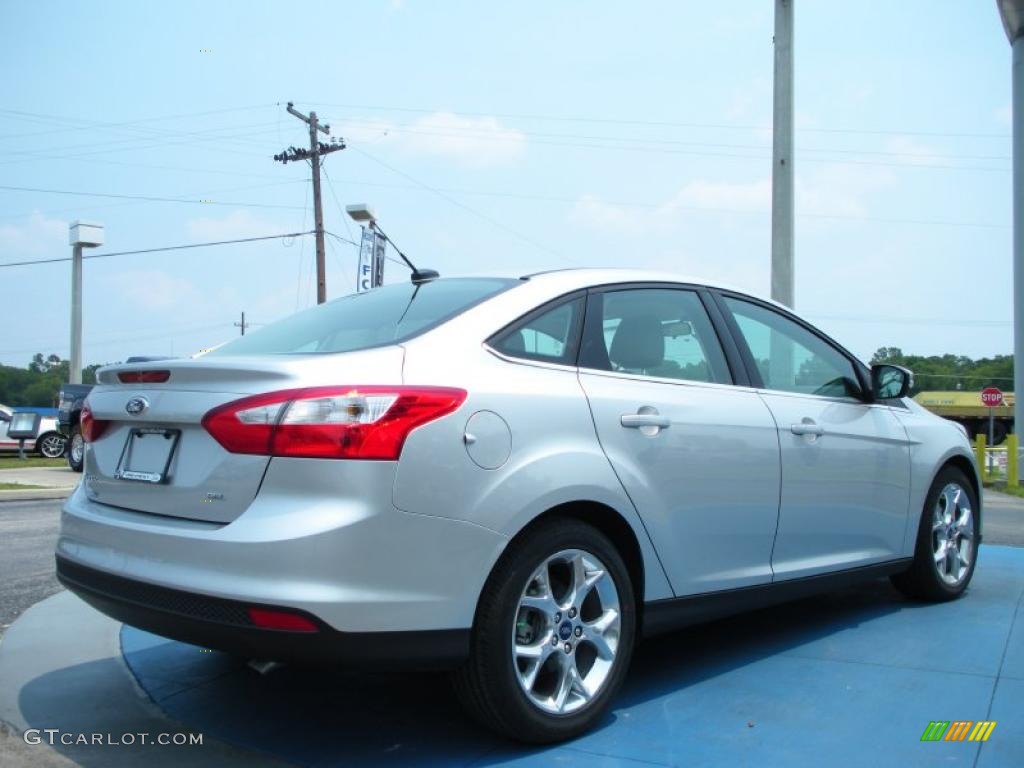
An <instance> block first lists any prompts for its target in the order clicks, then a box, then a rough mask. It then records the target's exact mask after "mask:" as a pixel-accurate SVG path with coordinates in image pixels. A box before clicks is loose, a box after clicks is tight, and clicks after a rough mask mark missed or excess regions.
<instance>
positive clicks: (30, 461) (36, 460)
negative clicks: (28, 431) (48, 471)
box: [0, 454, 68, 469]
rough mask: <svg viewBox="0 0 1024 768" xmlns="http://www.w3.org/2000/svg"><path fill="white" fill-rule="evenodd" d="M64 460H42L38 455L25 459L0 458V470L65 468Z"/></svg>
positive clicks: (15, 457) (65, 462) (66, 463)
mask: <svg viewBox="0 0 1024 768" xmlns="http://www.w3.org/2000/svg"><path fill="white" fill-rule="evenodd" d="M67 465H68V462H67V460H66V459H44V458H43V457H42V456H39V455H31V454H30V455H29V457H28V458H26V459H19V458H18V457H17V455H14V456H0V469H27V468H28V467H66V466H67Z"/></svg>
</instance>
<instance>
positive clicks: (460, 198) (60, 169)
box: [0, 0, 1012, 366]
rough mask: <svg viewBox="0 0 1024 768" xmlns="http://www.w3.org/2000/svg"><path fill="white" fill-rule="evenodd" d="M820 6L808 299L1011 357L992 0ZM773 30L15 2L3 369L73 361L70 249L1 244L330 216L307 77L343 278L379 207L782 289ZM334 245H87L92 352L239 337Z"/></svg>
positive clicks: (808, 135)
mask: <svg viewBox="0 0 1024 768" xmlns="http://www.w3.org/2000/svg"><path fill="white" fill-rule="evenodd" d="M795 5H796V7H795V48H794V56H795V114H796V126H797V131H796V158H795V163H794V173H795V186H796V246H795V250H796V307H795V308H796V311H797V312H798V313H799V314H801V315H803V316H804V317H806V318H807V319H809V320H810V321H812V322H814V323H815V324H817V325H818V326H820V327H821V328H822V329H824V330H825V331H826V332H828V333H829V334H831V335H833V336H834V337H835V338H836V339H837V340H839V341H840V342H841V343H843V344H844V345H846V346H847V347H848V348H850V349H851V350H852V351H853V352H854V353H856V354H857V355H859V356H861V357H862V358H864V359H867V358H870V356H871V354H872V353H873V352H874V351H875V350H876V349H877V348H879V347H882V346H896V347H900V348H902V349H903V350H904V351H905V352H907V353H912V354H923V355H932V354H945V353H954V354H963V355H968V356H971V357H981V356H991V355H995V354H1009V353H1011V352H1012V324H1011V318H1012V303H1011V302H1012V287H1011V285H1012V277H1011V276H1012V259H1011V241H1012V230H1011V174H1010V120H1011V103H1010V47H1009V45H1008V44H1007V41H1006V37H1005V34H1004V32H1003V30H1002V27H1001V24H1000V21H999V16H998V12H997V10H996V7H995V3H994V2H989V1H988V0H972V1H971V2H964V0H901V2H899V3H894V2H891V0H861V2H857V3H838V2H830V1H829V0H796V3H795ZM311 9H312V11H313V14H312V17H311V16H309V15H307V14H308V12H309V11H310V10H311ZM309 19H312V20H311V21H309ZM772 32H773V3H772V2H771V0H734V1H733V2H727V3H708V2H696V0H661V1H658V2H656V1H654V0H634V2H631V3H628V4H623V3H621V2H615V3H613V2H605V1H604V0H592V1H591V2H578V1H577V2H569V1H568V0H566V1H563V2H554V3H553V2H550V0H547V2H537V1H535V0H521V1H520V2H516V3H498V2H480V1H479V0H477V1H475V2H469V1H467V2H456V1H455V0H360V1H358V2H357V1H356V0H334V1H333V2H329V3H326V2H308V3H302V4H298V5H296V4H294V3H280V2H253V1H252V0H249V1H248V2H221V3H210V2H181V1H180V0H177V1H176V2H174V3H161V4H156V3H139V2H103V3H99V2H92V3H86V2H67V1H65V2H54V3H45V4H40V3H19V2H14V1H13V0H0V72H2V73H3V76H2V78H0V146H2V150H3V151H2V153H0V300H2V303H0V363H4V364H8V365H18V366H24V365H26V364H27V363H28V361H29V360H30V359H31V356H32V355H33V353H35V352H42V353H43V354H50V353H56V354H58V355H60V356H61V357H64V358H66V357H68V355H69V331H68V326H69V316H70V264H69V263H68V262H57V263H48V264H30V265H26V266H16V267H3V264H6V263H10V262H21V261H40V260H45V259H53V258H62V257H67V256H69V255H70V248H69V246H68V244H67V243H68V235H67V233H68V224H69V223H70V222H71V221H73V220H76V219H81V220H85V221H96V222H100V223H102V224H103V225H104V227H105V237H106V243H105V244H104V246H102V247H100V248H97V249H94V250H93V251H90V252H89V253H90V255H93V254H96V255H98V254H101V253H104V252H116V251H125V250H142V249H149V248H157V247H162V246H175V245H183V244H189V243H200V242H209V241H218V240H229V239H236V238H246V237H258V236H264V235H278V234H284V233H292V232H301V231H306V230H310V229H312V227H313V212H312V191H311V184H310V183H309V181H308V180H309V177H310V171H309V167H308V166H307V165H305V164H303V163H288V164H287V165H282V164H281V163H276V162H274V161H273V159H272V158H273V155H274V154H276V153H278V152H280V151H282V150H283V149H285V148H286V147H288V146H289V145H295V146H302V145H304V144H307V143H308V131H307V128H306V126H305V124H304V123H302V122H300V121H299V120H297V119H296V118H294V117H292V116H291V115H289V114H288V113H287V112H286V111H285V105H286V103H287V102H288V101H293V102H294V103H295V106H296V108H297V109H299V110H301V111H303V112H308V111H309V110H315V111H316V112H317V114H318V115H319V117H320V119H321V121H324V122H327V123H329V124H330V126H331V135H332V136H337V137H340V138H343V139H344V141H345V142H346V144H347V148H346V149H345V150H343V151H340V152H335V153H333V154H331V155H329V156H328V157H327V158H326V159H325V163H324V170H325V172H326V175H325V177H324V190H323V206H324V219H325V228H326V229H327V230H328V231H329V232H331V233H333V235H334V236H329V237H328V238H327V267H328V268H327V290H328V297H329V298H334V297H337V296H342V295H345V294H348V293H351V292H353V291H354V289H355V268H356V248H355V247H354V246H353V245H351V244H350V243H349V242H346V241H354V240H358V239H359V228H358V225H356V224H355V223H353V222H351V221H350V220H348V219H347V218H346V217H345V215H344V213H343V208H344V206H345V205H346V204H349V203H356V202H365V203H368V204H370V205H371V206H372V207H373V208H374V209H375V211H376V213H377V216H378V217H379V220H380V223H381V226H382V227H383V228H384V230H385V231H386V232H387V233H388V235H390V237H391V238H392V239H393V240H394V242H395V243H397V244H398V245H399V247H401V248H402V250H404V251H405V252H406V253H407V254H408V255H409V256H410V257H412V259H413V261H414V262H415V263H416V264H417V265H418V266H424V267H432V268H435V269H438V270H440V272H441V273H442V274H443V275H454V274H474V273H489V274H493V273H506V274H513V275H519V274H524V273H527V272H531V271H540V270H546V269H555V268H561V267H573V266H622V267H637V268H645V269H646V268H650V269H658V270H669V271H672V272H677V273H679V274H681V275H687V276H694V277H699V278H702V279H707V280H710V281H712V282H721V283H727V284H731V285H734V286H737V287H740V288H742V289H744V290H747V291H749V292H751V293H755V294H758V295H767V294H768V292H769V269H770V245H771V224H770V208H771V123H772V60H773V50H772ZM12 188H19V189H12ZM30 190H34V191H30ZM67 193H76V194H67ZM118 196H124V197H118ZM140 198H145V199H140ZM154 198H163V199H154ZM314 269H315V267H314V245H313V239H312V238H311V237H298V238H293V239H284V240H281V239H275V240H267V241H260V242H256V243H248V244H233V245H224V246H217V247H209V248H195V249H188V250H177V251H167V252H156V253H148V254H137V255H130V256H112V257H111V258H109V259H103V258H97V259H91V260H88V261H86V262H85V264H84V296H83V312H84V355H83V357H84V361H85V363H86V364H89V363H106V362H115V361H118V360H123V359H124V358H125V357H127V356H129V355H133V354H136V355H141V354H154V355H155V354H171V355H186V354H192V353H194V352H196V351H198V350H200V349H203V348H207V347H210V346H212V345H215V344H218V343H221V342H223V341H226V340H229V339H230V338H232V337H233V336H234V335H235V334H237V333H238V332H239V329H238V328H237V327H235V325H234V323H235V322H237V321H238V320H239V318H240V316H241V313H242V312H243V311H244V312H245V313H246V319H247V321H249V322H250V323H252V324H254V326H257V327H258V325H259V324H265V323H268V322H272V321H274V320H276V319H279V318H281V317H285V316H287V315H289V314H291V313H293V312H295V311H296V310H297V309H301V308H305V307H308V306H311V305H312V304H314V303H315V300H316V284H315V271H314ZM405 279H407V271H406V270H405V268H404V267H402V266H401V265H399V264H397V263H394V262H388V264H387V268H386V281H387V282H391V281H396V280H405Z"/></svg>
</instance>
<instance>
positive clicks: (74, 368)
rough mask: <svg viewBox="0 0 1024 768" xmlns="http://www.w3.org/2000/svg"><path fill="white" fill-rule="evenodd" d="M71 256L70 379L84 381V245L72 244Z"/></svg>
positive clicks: (77, 381)
mask: <svg viewBox="0 0 1024 768" xmlns="http://www.w3.org/2000/svg"><path fill="white" fill-rule="evenodd" d="M72 249H73V250H72V257H71V362H70V364H69V367H70V370H69V371H68V381H69V383H71V384H81V383H82V246H80V245H75V246H72Z"/></svg>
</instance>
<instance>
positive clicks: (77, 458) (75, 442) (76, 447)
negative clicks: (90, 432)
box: [67, 424, 85, 472]
mask: <svg viewBox="0 0 1024 768" xmlns="http://www.w3.org/2000/svg"><path fill="white" fill-rule="evenodd" d="M67 456H68V466H69V467H71V469H72V470H74V471H75V472H81V471H82V465H83V464H84V463H85V441H84V440H82V432H81V430H80V429H79V428H78V425H77V424H75V426H73V427H72V428H71V437H69V438H68V447H67Z"/></svg>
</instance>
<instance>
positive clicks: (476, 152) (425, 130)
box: [397, 112, 526, 167]
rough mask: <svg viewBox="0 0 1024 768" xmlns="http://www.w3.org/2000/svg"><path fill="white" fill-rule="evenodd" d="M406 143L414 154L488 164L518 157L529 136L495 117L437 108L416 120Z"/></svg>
mask: <svg viewBox="0 0 1024 768" xmlns="http://www.w3.org/2000/svg"><path fill="white" fill-rule="evenodd" d="M397 130H399V131H401V130H402V129H397ZM403 144H404V149H405V150H406V151H408V152H411V153H414V154H424V155H434V156H437V157H446V158H450V159H452V160H455V161H457V162H459V163H462V164H464V165H469V166H476V167H485V166H486V167H489V166H495V165H508V164H509V163H511V162H513V161H515V160H518V159H519V158H520V157H521V156H522V155H523V152H524V150H525V149H526V136H525V134H523V132H522V131H519V130H516V129H515V128H509V127H507V126H504V125H502V124H501V121H500V120H498V118H496V117H462V116H460V115H457V114H455V113H454V112H434V113H432V114H429V115H426V116H424V117H421V118H418V119H417V120H415V121H413V123H412V124H411V126H410V127H409V128H408V130H407V133H406V138H405V140H404V142H403Z"/></svg>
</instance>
